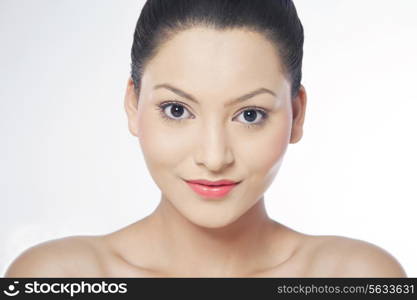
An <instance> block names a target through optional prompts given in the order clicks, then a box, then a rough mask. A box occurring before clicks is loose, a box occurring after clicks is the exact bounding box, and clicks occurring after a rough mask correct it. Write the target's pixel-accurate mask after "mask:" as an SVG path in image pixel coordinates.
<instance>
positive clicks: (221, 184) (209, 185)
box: [186, 179, 240, 198]
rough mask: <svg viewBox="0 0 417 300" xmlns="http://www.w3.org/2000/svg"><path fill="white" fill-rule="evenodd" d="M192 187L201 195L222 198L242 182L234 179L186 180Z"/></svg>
mask: <svg viewBox="0 0 417 300" xmlns="http://www.w3.org/2000/svg"><path fill="white" fill-rule="evenodd" d="M186 182H187V184H188V185H189V186H190V187H191V189H192V190H193V191H194V192H196V193H197V194H199V195H200V196H203V197H207V198H221V197H224V196H226V195H227V194H228V193H229V192H230V191H231V190H232V189H233V188H234V187H235V186H237V185H238V184H239V183H240V182H236V181H233V180H227V179H222V180H217V181H210V180H205V179H198V180H186Z"/></svg>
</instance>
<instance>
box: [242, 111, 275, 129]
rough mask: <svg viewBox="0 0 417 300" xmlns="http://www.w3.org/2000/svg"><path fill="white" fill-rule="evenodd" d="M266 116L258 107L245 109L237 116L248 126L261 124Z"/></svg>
mask: <svg viewBox="0 0 417 300" xmlns="http://www.w3.org/2000/svg"><path fill="white" fill-rule="evenodd" d="M267 117H268V114H267V113H266V112H265V111H264V110H262V109H259V108H250V109H245V110H244V111H242V112H241V113H240V114H239V115H238V116H237V118H238V119H240V121H241V122H243V123H244V124H247V125H250V126H258V125H261V124H262V123H263V122H264V121H265V119H266V118H267Z"/></svg>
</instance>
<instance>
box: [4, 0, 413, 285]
mask: <svg viewBox="0 0 417 300" xmlns="http://www.w3.org/2000/svg"><path fill="white" fill-rule="evenodd" d="M295 4H296V6H297V9H298V13H299V16H300V19H301V21H302V23H303V25H304V29H305V48H304V51H305V56H304V65H303V81H302V82H303V84H304V85H305V87H306V89H307V93H308V107H307V115H306V121H305V135H304V138H303V139H302V141H301V142H300V143H298V144H295V145H290V146H289V149H288V151H287V155H286V159H285V162H284V164H283V166H282V168H281V170H280V172H279V174H278V176H277V178H276V180H275V182H274V183H273V185H272V186H271V187H270V189H269V190H268V191H267V193H266V195H265V196H266V204H267V209H268V212H269V214H270V216H271V217H273V218H274V219H276V220H277V221H279V222H282V223H284V224H286V225H287V226H289V227H291V228H294V229H296V230H298V231H301V232H304V233H308V234H317V235H342V236H347V237H352V238H357V239H361V240H365V241H368V242H371V243H374V244H376V245H378V246H380V247H382V248H384V249H386V250H387V251H388V252H389V253H391V254H392V255H394V256H395V257H396V258H397V259H398V260H399V261H400V263H401V264H402V265H403V266H404V268H405V270H406V271H407V273H408V275H409V276H414V277H415V276H417V256H416V253H417V237H416V228H417V219H416V218H415V216H416V207H417V205H416V202H417V191H416V186H415V184H416V169H417V159H416V154H417V143H416V130H417V120H416V114H417V97H416V90H415V87H416V83H415V80H416V68H417V59H416V53H417V42H416V36H417V18H415V14H416V13H417V2H416V1H414V0H408V1H407V0H401V1H395V4H394V1H390V0H384V1H381V0H367V1H351V0H338V1H334V0H315V1H311V0H295ZM142 5H143V1H132V0H130V1H127V0H124V1H115V0H111V1H109V0H107V1H103V0H94V1H93V0H89V1H81V0H77V1H74V0H71V1H70V0H65V1H63V0H61V1H53V0H38V1H32V0H26V1H23V0H1V2H0V138H1V140H0V143H1V147H0V201H1V211H0V222H1V223H0V224H1V226H0V272H1V274H4V271H5V270H6V267H7V266H8V265H9V263H10V262H11V261H12V259H14V258H15V257H16V256H17V255H18V254H20V253H21V252H22V251H23V250H25V249H26V248H28V247H30V246H32V245H34V244H38V243H40V242H43V241H46V240H50V239H55V238H60V237H65V236H69V235H94V234H105V233H109V232H111V231H114V230H117V229H119V228H121V227H123V226H126V225H128V224H130V223H132V222H135V221H136V220H139V219H141V218H143V217H144V216H146V215H147V214H149V213H150V212H151V211H152V210H153V209H154V208H155V206H156V205H157V203H158V200H159V190H158V189H157V187H156V185H155V184H154V182H153V181H152V179H151V177H150V175H149V174H148V171H147V169H146V166H145V164H144V161H143V158H142V153H141V151H140V148H139V144H138V142H137V140H136V139H135V138H134V137H133V136H131V135H130V134H129V132H128V128H127V121H126V116H125V112H124V109H123V97H124V88H125V84H126V80H127V78H128V76H129V64H130V47H131V43H132V37H133V31H134V27H135V24H136V21H137V18H138V16H139V13H140V9H141V7H142ZM413 184H414V186H413ZM2 276H3V275H2Z"/></svg>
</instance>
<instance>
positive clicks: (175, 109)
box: [171, 105, 184, 117]
mask: <svg viewBox="0 0 417 300" xmlns="http://www.w3.org/2000/svg"><path fill="white" fill-rule="evenodd" d="M183 112H184V107H182V106H180V105H173V106H172V108H171V113H172V115H173V116H174V117H181V115H182V113H183Z"/></svg>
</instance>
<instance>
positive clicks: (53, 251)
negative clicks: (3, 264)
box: [4, 236, 100, 277]
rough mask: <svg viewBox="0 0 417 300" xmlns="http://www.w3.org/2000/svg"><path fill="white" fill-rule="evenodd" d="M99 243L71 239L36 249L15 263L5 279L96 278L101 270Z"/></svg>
mask: <svg viewBox="0 0 417 300" xmlns="http://www.w3.org/2000/svg"><path fill="white" fill-rule="evenodd" d="M97 239H98V237H94V236H69V237H65V238H60V239H54V240H50V241H47V242H43V243H40V244H37V245H35V246H32V247H30V248H28V249H26V250H25V251H23V252H22V253H21V254H20V255H19V256H18V257H16V258H15V259H14V260H13V261H12V263H11V264H10V266H9V267H8V269H7V271H6V274H5V275H4V277H90V276H91V277H95V276H97V274H98V272H99V269H100V261H99V259H98V254H97V250H96V243H97V242H96V240H97ZM80 273H82V274H85V276H79V274H80Z"/></svg>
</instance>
